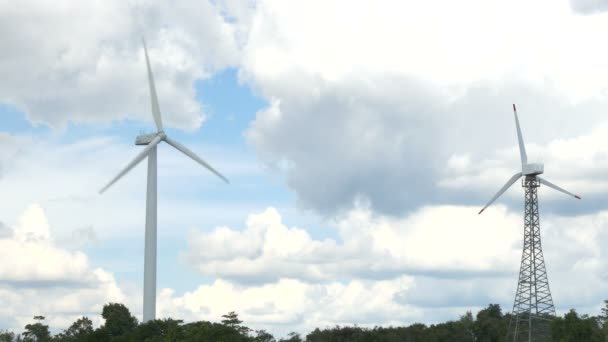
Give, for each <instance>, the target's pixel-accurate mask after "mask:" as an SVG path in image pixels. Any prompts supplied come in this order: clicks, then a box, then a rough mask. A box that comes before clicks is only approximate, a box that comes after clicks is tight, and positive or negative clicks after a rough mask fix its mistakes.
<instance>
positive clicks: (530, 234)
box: [506, 176, 555, 342]
mask: <svg viewBox="0 0 608 342" xmlns="http://www.w3.org/2000/svg"><path fill="white" fill-rule="evenodd" d="M539 186H540V182H539V180H538V179H537V177H536V176H526V177H525V178H524V179H523V180H522V187H523V188H524V189H525V206H526V207H525V214H524V245H523V251H522V256H521V266H520V269H519V281H518V283H517V293H516V295H515V302H514V304H513V312H512V316H511V321H510V322H509V329H508V331H507V339H506V340H507V341H508V342H511V341H513V342H519V341H535V342H536V341H548V340H549V339H550V337H551V336H550V335H551V330H550V323H551V319H553V318H554V317H555V307H554V306H553V300H552V298H551V291H550V289H549V280H548V278H547V270H546V269H545V259H544V257H543V249H542V245H541V239H540V222H539V216H538V195H537V189H538V187H539Z"/></svg>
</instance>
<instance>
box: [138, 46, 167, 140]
mask: <svg viewBox="0 0 608 342" xmlns="http://www.w3.org/2000/svg"><path fill="white" fill-rule="evenodd" d="M141 40H142V42H143V44H144V53H145V55H146V66H147V67H148V84H149V85H150V102H151V103H152V116H153V117H154V122H155V123H156V129H158V131H159V132H162V131H163V120H162V118H161V116H160V108H159V106H158V97H157V96H156V87H155V86H154V75H152V68H150V58H149V57H148V49H147V48H146V41H145V40H144V39H143V38H142V39H141Z"/></svg>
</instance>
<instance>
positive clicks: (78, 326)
mask: <svg viewBox="0 0 608 342" xmlns="http://www.w3.org/2000/svg"><path fill="white" fill-rule="evenodd" d="M93 332H94V329H93V322H92V321H91V320H90V319H89V318H87V317H81V318H79V319H77V320H76V322H74V323H72V325H71V326H70V327H69V328H67V329H66V330H64V331H63V332H62V333H60V334H59V335H57V336H56V339H58V340H60V341H66V342H72V341H73V342H81V341H89V340H91V335H93Z"/></svg>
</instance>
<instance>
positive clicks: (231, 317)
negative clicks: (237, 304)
mask: <svg viewBox="0 0 608 342" xmlns="http://www.w3.org/2000/svg"><path fill="white" fill-rule="evenodd" d="M222 317H223V318H224V319H223V320H222V324H223V325H225V326H228V327H231V328H233V329H235V330H237V331H238V332H240V333H241V334H243V335H247V334H248V333H249V331H250V330H251V329H249V328H247V327H244V326H242V325H241V323H243V321H241V320H240V319H239V315H238V314H237V313H236V312H234V311H230V312H229V313H227V314H225V315H222Z"/></svg>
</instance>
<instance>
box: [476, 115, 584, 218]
mask: <svg viewBox="0 0 608 342" xmlns="http://www.w3.org/2000/svg"><path fill="white" fill-rule="evenodd" d="M513 114H514V115H515V127H516V128H517V140H518V142H519V156H520V157H521V172H517V173H516V174H514V175H513V177H511V179H509V181H507V184H505V185H504V186H503V187H502V188H501V189H500V190H498V193H496V195H494V197H492V199H491V200H490V201H489V202H488V204H486V206H485V207H483V208H482V209H481V210H480V211H479V214H481V213H482V212H483V211H484V210H486V208H487V207H489V206H490V204H492V203H494V201H496V199H498V197H500V195H502V194H503V193H504V192H505V191H507V189H508V188H509V187H511V185H513V183H515V182H517V180H518V179H520V178H521V177H523V176H526V177H531V178H536V179H538V181H539V182H540V183H541V184H543V185H546V186H548V187H550V188H552V189H555V190H557V191H559V192H563V193H565V194H566V195H569V196H573V197H575V198H577V199H581V198H580V197H579V196H577V195H575V194H573V193H571V192H568V191H566V190H564V189H562V188H560V187H559V186H557V185H555V184H553V183H551V182H549V181H548V180H546V179H544V178H541V177H540V176H538V175H540V174H541V173H543V172H544V168H545V167H544V165H543V164H542V163H528V155H527V154H526V146H525V145H524V138H523V137H522V135H521V129H520V128H519V119H518V117H517V109H516V108H515V104H514V105H513Z"/></svg>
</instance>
